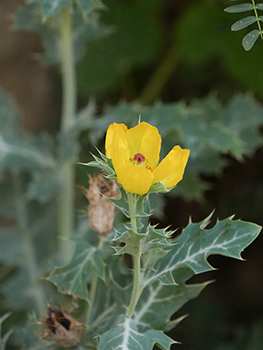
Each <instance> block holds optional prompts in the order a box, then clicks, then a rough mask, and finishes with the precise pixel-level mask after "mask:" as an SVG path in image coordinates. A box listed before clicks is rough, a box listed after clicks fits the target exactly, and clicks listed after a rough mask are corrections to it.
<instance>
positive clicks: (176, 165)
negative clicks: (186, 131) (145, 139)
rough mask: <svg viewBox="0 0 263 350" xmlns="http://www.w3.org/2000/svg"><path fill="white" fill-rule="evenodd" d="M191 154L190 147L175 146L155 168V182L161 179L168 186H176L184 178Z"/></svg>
mask: <svg viewBox="0 0 263 350" xmlns="http://www.w3.org/2000/svg"><path fill="white" fill-rule="evenodd" d="M189 154H190V150H189V149H182V148H181V147H180V146H175V147H174V148H173V149H172V150H171V151H170V152H169V153H168V154H167V156H166V157H165V158H164V159H163V160H162V161H161V163H160V164H159V165H158V167H157V168H156V169H155V170H154V172H153V176H154V182H153V183H156V182H159V181H160V182H161V183H162V184H163V185H165V186H166V187H167V188H171V187H174V186H175V185H176V184H177V183H178V182H179V181H181V180H182V178H183V174H184V170H185V167H186V163H187V161H188V158H189Z"/></svg>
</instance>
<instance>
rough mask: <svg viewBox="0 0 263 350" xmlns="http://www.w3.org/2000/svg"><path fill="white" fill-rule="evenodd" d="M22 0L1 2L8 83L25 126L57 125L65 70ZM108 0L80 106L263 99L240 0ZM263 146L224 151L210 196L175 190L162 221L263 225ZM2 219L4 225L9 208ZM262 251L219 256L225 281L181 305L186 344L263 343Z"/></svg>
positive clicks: (89, 54)
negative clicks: (22, 26)
mask: <svg viewBox="0 0 263 350" xmlns="http://www.w3.org/2000/svg"><path fill="white" fill-rule="evenodd" d="M22 3H23V1H22V0H2V1H1V3H0V23H1V28H2V29H1V32H2V35H1V38H0V84H1V86H2V87H3V88H4V89H6V90H7V91H9V92H10V93H11V94H12V95H13V96H14V98H15V100H16V101H17V103H18V105H19V107H20V108H21V110H22V113H23V116H24V117H23V121H22V132H24V133H28V132H34V133H39V132H43V131H48V132H51V133H55V132H56V131H57V130H58V128H59V117H60V110H61V82H60V75H59V70H58V67H57V66H51V67H50V66H49V65H45V64H42V63H41V62H40V59H39V57H40V55H41V54H42V53H43V51H44V47H43V44H42V42H41V39H40V37H39V35H38V34H37V33H36V32H26V31H19V32H14V31H13V30H12V16H11V15H12V14H13V13H14V12H15V10H16V9H17V7H18V6H19V5H20V4H22ZM103 3H104V4H105V5H106V6H107V9H106V10H103V11H101V13H100V16H101V22H102V23H103V24H104V25H105V26H107V28H108V32H107V34H106V35H103V36H101V37H99V38H97V39H94V40H91V41H89V43H88V44H87V46H86V48H85V53H84V55H83V57H82V59H81V60H80V61H79V62H78V64H77V77H78V89H79V90H78V91H79V94H78V104H79V109H81V108H82V107H84V106H85V105H86V104H87V102H88V101H89V100H90V99H93V100H94V101H95V104H96V113H97V115H98V119H99V117H100V115H101V114H102V113H103V112H104V111H105V109H106V107H108V106H115V105H116V104H118V103H119V102H135V103H136V104H137V105H151V104H152V103H153V102H156V101H157V102H158V101H162V102H165V103H174V102H178V101H184V103H185V104H186V105H188V104H191V103H192V102H193V101H195V100H202V99H203V98H206V97H207V96H214V97H215V98H216V99H217V100H218V101H219V102H220V103H222V106H224V105H226V104H227V103H228V102H229V101H230V100H231V99H232V98H233V97H234V96H236V95H238V94H243V93H247V92H248V93H250V94H251V95H253V96H254V97H255V98H256V100H257V101H258V103H260V104H261V103H262V100H263V80H262V78H261V77H262V73H263V65H262V64H261V63H260V62H261V58H262V57H263V55H262V52H263V46H262V42H260V40H258V42H257V43H256V44H255V46H254V47H253V49H252V50H251V51H249V52H246V51H245V50H244V49H243V47H242V45H241V41H242V38H243V36H244V35H245V34H246V33H247V32H248V31H247V30H246V29H244V30H242V31H240V32H231V31H230V27H231V25H232V24H233V23H234V22H235V21H236V20H238V19H240V18H242V16H240V14H227V13H225V12H224V11H223V9H224V8H225V7H227V6H230V5H231V4H232V3H230V1H227V0H177V1H172V0H166V1H165V0H104V1H103ZM138 110H140V108H139V107H138ZM262 113H263V112H262ZM164 118H165V117H164ZM248 118H249V116H248ZM259 130H260V125H259ZM95 131H96V130H95ZM230 131H231V130H230ZM88 138H89V134H88V133H85V132H84V133H83V134H82V135H81V144H82V146H83V151H82V153H81V156H80V157H81V158H83V159H85V156H86V153H85V152H89V150H90V149H89V147H90V144H88V141H87V140H88ZM262 141H263V139H262ZM102 144H103V138H101V145H102ZM262 145H263V142H262ZM262 145H258V146H257V147H254V149H253V152H251V156H249V157H248V156H246V157H244V158H243V159H240V160H236V159H234V158H233V156H230V155H229V154H224V155H222V158H223V159H224V160H225V161H226V164H227V166H226V167H225V168H224V169H223V171H221V172H220V173H219V174H218V175H217V176H215V175H209V174H202V173H200V178H201V179H202V180H203V181H204V182H205V183H206V184H207V186H206V187H207V189H206V190H205V191H204V192H203V194H202V197H200V198H199V199H198V200H197V199H195V200H186V199H184V198H181V197H176V193H175V194H174V195H173V196H172V197H170V196H166V197H165V198H164V212H163V213H162V214H160V215H156V216H155V217H154V218H153V221H154V222H159V221H160V222H161V225H162V226H165V225H172V228H173V229H175V228H177V227H180V228H182V227H184V226H185V225H186V224H187V222H188V218H189V216H191V217H192V219H193V221H199V220H202V219H203V218H204V217H206V216H207V215H208V214H209V213H210V212H211V211H212V210H213V209H215V210H216V214H215V216H216V217H218V218H220V219H223V218H225V217H227V216H230V215H232V214H236V218H241V219H242V220H248V221H252V222H255V223H257V224H260V225H263V215H262V211H263V210H262V209H263V148H262ZM101 150H103V146H101ZM191 151H192V150H191ZM186 171H187V170H186ZM79 172H80V170H79ZM77 182H78V183H79V182H80V183H81V184H83V174H82V173H78V178H77ZM81 201H82V199H81V198H77V206H79V207H81V206H82V202H81ZM1 221H2V223H3V225H4V224H5V218H4V217H2V216H1ZM262 250H263V239H262V237H259V238H258V239H257V241H256V242H255V243H253V244H252V245H251V247H249V248H248V249H247V250H246V252H244V254H243V257H244V258H245V259H246V262H240V261H234V260H230V259H226V258H223V257H210V258H209V261H210V262H211V263H212V265H213V266H215V267H216V268H218V270H216V271H214V272H213V274H211V276H210V275H206V276H204V280H205V279H206V280H207V279H212V280H215V282H214V283H213V284H210V285H209V286H208V287H207V288H206V289H205V291H204V292H203V293H202V294H201V296H200V297H199V298H198V299H197V300H193V301H191V302H190V303H189V304H187V305H186V306H185V307H184V309H183V310H181V312H180V315H181V314H189V316H188V318H186V319H185V320H184V321H183V322H182V323H181V324H179V325H178V326H177V328H176V329H175V330H174V331H173V332H172V336H173V338H175V339H176V340H178V341H180V342H181V343H182V345H180V348H181V349H182V350H199V349H200V350H201V349H202V350H211V349H213V350H237V349H238V350H261V349H262V347H263V346H262V344H263V278H262V266H263V254H262ZM196 280H197V279H196ZM199 280H200V277H199V279H198V281H199ZM177 316H178V315H177ZM174 348H179V346H178V345H176V346H174Z"/></svg>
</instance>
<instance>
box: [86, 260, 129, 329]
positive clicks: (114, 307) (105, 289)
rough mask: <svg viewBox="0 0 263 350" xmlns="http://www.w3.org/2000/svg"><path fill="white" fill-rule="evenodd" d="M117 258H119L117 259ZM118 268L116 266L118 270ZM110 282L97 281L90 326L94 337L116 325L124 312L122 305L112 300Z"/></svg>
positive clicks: (111, 285)
mask: <svg viewBox="0 0 263 350" xmlns="http://www.w3.org/2000/svg"><path fill="white" fill-rule="evenodd" d="M118 258H119V257H118ZM118 267H120V266H116V268H118ZM112 288H113V283H112V281H111V280H110V281H107V283H106V284H105V282H104V281H102V280H98V284H97V292H96V298H95V300H94V305H93V306H92V316H91V320H90V324H91V327H92V329H94V330H95V332H96V335H98V334H101V333H103V332H106V331H108V330H109V329H110V328H112V325H113V324H115V323H116V321H117V318H118V317H119V315H121V314H122V313H124V312H125V309H124V306H123V304H120V303H119V302H118V300H116V299H114V298H113V291H112ZM98 330H99V332H98Z"/></svg>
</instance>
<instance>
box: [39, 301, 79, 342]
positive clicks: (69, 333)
mask: <svg viewBox="0 0 263 350" xmlns="http://www.w3.org/2000/svg"><path fill="white" fill-rule="evenodd" d="M43 323H44V325H45V330H44V337H49V338H50V339H52V340H54V341H55V342H56V343H57V345H58V346H60V347H62V348H71V347H75V346H77V345H78V344H79V343H80V341H81V338H82V337H83V335H84V324H83V323H81V322H79V321H78V320H76V319H75V318H74V317H73V316H72V315H71V314H69V313H67V312H66V311H64V310H63V309H61V310H53V309H51V307H50V306H49V307H48V317H47V318H45V319H44V320H43Z"/></svg>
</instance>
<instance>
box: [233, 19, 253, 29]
mask: <svg viewBox="0 0 263 350" xmlns="http://www.w3.org/2000/svg"><path fill="white" fill-rule="evenodd" d="M256 21H257V19H256V17H255V16H249V17H245V18H243V19H240V20H239V21H237V22H235V23H234V24H233V25H232V26H231V30H233V31H237V30H240V29H243V28H246V27H248V26H249V25H250V24H253V23H255V22H256Z"/></svg>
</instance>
